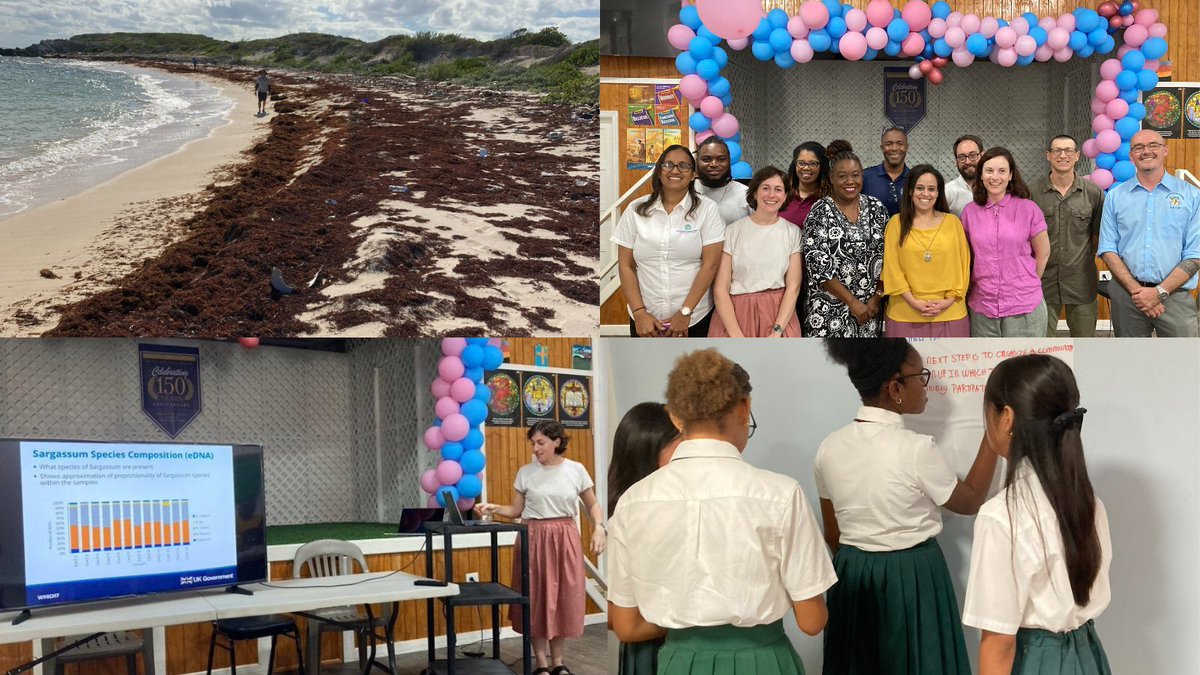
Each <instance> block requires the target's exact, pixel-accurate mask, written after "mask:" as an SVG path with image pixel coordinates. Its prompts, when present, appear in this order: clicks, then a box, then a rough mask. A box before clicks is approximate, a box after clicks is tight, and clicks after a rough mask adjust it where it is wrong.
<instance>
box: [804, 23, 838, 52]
mask: <svg viewBox="0 0 1200 675" xmlns="http://www.w3.org/2000/svg"><path fill="white" fill-rule="evenodd" d="M808 44H809V45H810V46H811V47H812V48H813V51H814V52H824V51H829V46H830V45H832V44H833V38H831V37H829V31H827V30H825V29H824V28H822V29H821V30H814V31H812V32H811V33H809V34H808Z"/></svg>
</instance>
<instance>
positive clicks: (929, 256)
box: [912, 216, 946, 262]
mask: <svg viewBox="0 0 1200 675" xmlns="http://www.w3.org/2000/svg"><path fill="white" fill-rule="evenodd" d="M945 222H946V216H942V219H941V220H940V221H939V222H938V226H937V229H935V230H934V231H933V236H932V237H930V238H929V242H928V243H926V242H924V241H922V239H921V237H917V243H918V244H922V248H924V249H925V256H924V259H925V262H932V261H933V242H934V240H935V239H937V236H938V233H940V232H941V231H942V223H945ZM919 231H920V230H918V229H917V228H915V227H914V228H913V229H912V233H913V236H916V234H917V232H919Z"/></svg>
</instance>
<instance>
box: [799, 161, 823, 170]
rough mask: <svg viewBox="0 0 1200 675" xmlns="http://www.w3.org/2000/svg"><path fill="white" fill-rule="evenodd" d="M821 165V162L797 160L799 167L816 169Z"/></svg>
mask: <svg viewBox="0 0 1200 675" xmlns="http://www.w3.org/2000/svg"><path fill="white" fill-rule="evenodd" d="M820 166H821V163H820V162H803V161H797V162H796V168H797V169H816V168H818V167H820Z"/></svg>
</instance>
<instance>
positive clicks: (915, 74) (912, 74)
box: [908, 61, 929, 80]
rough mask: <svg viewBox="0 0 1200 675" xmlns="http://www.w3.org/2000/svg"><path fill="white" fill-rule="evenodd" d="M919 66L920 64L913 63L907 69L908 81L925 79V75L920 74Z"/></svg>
mask: <svg viewBox="0 0 1200 675" xmlns="http://www.w3.org/2000/svg"><path fill="white" fill-rule="evenodd" d="M921 63H929V62H928V61H922V62H921ZM920 66H921V64H920V63H914V64H912V65H911V66H909V67H908V79H910V80H919V79H921V78H922V77H925V73H923V72H921V68H920Z"/></svg>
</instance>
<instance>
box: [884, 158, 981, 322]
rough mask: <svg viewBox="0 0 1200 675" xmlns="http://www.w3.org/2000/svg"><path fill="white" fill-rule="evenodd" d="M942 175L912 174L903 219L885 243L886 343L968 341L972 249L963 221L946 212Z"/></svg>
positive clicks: (926, 168)
mask: <svg viewBox="0 0 1200 675" xmlns="http://www.w3.org/2000/svg"><path fill="white" fill-rule="evenodd" d="M945 192H946V184H945V179H943V178H942V174H940V173H938V170H937V169H935V168H933V167H932V166H930V165H928V164H920V165H917V166H915V167H913V168H912V170H911V171H909V173H908V182H907V184H906V185H905V186H904V196H903V197H902V198H901V201H900V213H898V214H896V215H894V216H892V218H891V220H889V221H888V224H887V230H886V231H885V232H884V237H883V276H882V279H883V291H884V293H885V294H886V295H887V296H888V304H887V314H886V316H887V322H886V324H885V325H884V334H885V335H887V336H888V337H897V338H910V337H970V336H971V322H970V319H968V318H967V303H966V297H967V284H968V282H969V280H970V278H971V249H970V247H969V246H968V244H967V235H966V233H965V232H963V226H962V221H960V220H959V219H958V217H957V216H955V215H954V214H952V213H950V209H949V208H947V206H946V196H945Z"/></svg>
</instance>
